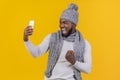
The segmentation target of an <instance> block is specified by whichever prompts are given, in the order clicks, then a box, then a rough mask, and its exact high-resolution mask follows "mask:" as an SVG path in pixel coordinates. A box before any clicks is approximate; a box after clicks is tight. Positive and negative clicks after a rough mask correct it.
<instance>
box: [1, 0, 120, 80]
mask: <svg viewBox="0 0 120 80" xmlns="http://www.w3.org/2000/svg"><path fill="white" fill-rule="evenodd" d="M71 2H74V3H76V4H77V5H78V6H79V13H80V16H79V23H78V26H77V29H79V30H80V31H81V32H82V34H83V36H84V37H85V38H86V39H87V40H88V41H89V43H90V44H91V47H92V71H91V73H90V74H85V73H82V76H83V80H120V76H119V74H120V69H119V68H120V65H119V63H120V59H119V58H120V1H119V0H1V1H0V80H43V78H44V71H45V69H46V64H47V55H48V54H45V55H42V56H40V57H38V58H33V57H32V56H31V55H30V53H29V52H28V51H27V49H26V47H25V45H24V42H23V31H24V28H25V27H26V26H27V25H28V22H29V20H30V19H34V20H35V27H34V33H33V35H32V36H31V37H30V40H31V41H32V43H33V44H34V45H38V44H39V43H40V42H41V41H42V40H43V39H44V37H45V36H46V35H47V34H49V33H52V32H55V31H57V30H58V29H59V17H60V15H61V13H62V11H63V10H64V9H66V8H67V6H68V4H69V3H71Z"/></svg>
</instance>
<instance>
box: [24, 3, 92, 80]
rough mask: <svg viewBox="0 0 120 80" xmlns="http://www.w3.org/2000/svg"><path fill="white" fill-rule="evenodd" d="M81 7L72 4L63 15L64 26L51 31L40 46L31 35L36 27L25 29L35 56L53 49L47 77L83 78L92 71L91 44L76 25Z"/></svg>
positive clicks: (54, 79)
mask: <svg viewBox="0 0 120 80" xmlns="http://www.w3.org/2000/svg"><path fill="white" fill-rule="evenodd" d="M77 10H78V7H77V5H75V4H73V3H72V4H70V5H69V7H68V9H66V10H64V11H63V13H62V15H61V16H60V30H59V31H57V32H55V33H52V34H49V35H48V36H46V38H45V39H44V40H43V42H42V43H41V44H39V45H38V46H34V45H33V44H32V43H31V42H30V40H29V38H28V37H29V36H30V35H32V33H33V29H31V27H30V26H28V27H27V28H25V30H24V42H25V45H26V47H27V49H28V50H29V52H30V53H31V55H32V56H33V57H38V56H40V55H42V54H43V53H45V52H46V51H48V50H49V56H48V65H47V69H46V72H45V80H82V77H81V74H80V73H81V72H84V73H90V71H91V65H92V60H91V46H90V44H89V42H88V41H87V40H86V39H84V38H83V36H82V34H81V33H80V31H78V30H77V29H76V26H77V23H78V12H77Z"/></svg>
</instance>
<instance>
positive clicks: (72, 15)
mask: <svg viewBox="0 0 120 80" xmlns="http://www.w3.org/2000/svg"><path fill="white" fill-rule="evenodd" d="M77 10H78V6H77V5H76V4H74V3H71V4H70V5H69V6H68V9H66V10H64V11H63V13H62V15H61V16H60V19H62V18H63V19H67V20H69V21H71V22H73V23H74V24H76V25H77V23H78V16H79V14H78V12H77Z"/></svg>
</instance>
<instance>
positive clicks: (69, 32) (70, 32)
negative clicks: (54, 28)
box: [62, 28, 73, 37]
mask: <svg viewBox="0 0 120 80" xmlns="http://www.w3.org/2000/svg"><path fill="white" fill-rule="evenodd" d="M72 30H73V29H72V28H71V29H70V30H69V31H68V33H67V34H66V35H65V34H63V32H62V36H63V37H68V36H69V35H70V34H72Z"/></svg>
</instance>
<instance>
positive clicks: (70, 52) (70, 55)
mask: <svg viewBox="0 0 120 80" xmlns="http://www.w3.org/2000/svg"><path fill="white" fill-rule="evenodd" d="M65 58H66V59H67V60H68V61H69V62H70V63H71V64H72V65H74V64H75V62H76V61H75V57H74V52H73V50H68V51H67V53H66V56H65Z"/></svg>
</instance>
